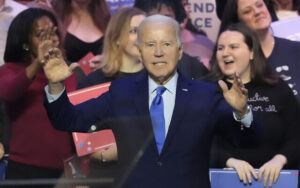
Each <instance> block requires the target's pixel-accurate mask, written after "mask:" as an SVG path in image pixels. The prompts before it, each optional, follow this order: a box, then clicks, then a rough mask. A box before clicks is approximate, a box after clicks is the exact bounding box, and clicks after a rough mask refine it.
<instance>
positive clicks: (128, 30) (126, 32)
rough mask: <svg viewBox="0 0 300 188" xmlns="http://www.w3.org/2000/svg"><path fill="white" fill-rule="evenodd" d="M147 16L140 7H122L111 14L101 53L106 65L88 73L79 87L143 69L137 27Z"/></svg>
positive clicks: (110, 79) (125, 75) (129, 74)
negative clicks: (138, 46)
mask: <svg viewBox="0 0 300 188" xmlns="http://www.w3.org/2000/svg"><path fill="white" fill-rule="evenodd" d="M144 18H145V13H144V12H143V11H141V10H139V9H137V8H124V9H121V10H119V11H118V12H117V13H115V14H114V15H113V16H112V17H111V20H110V22H109V24H108V27H107V30H106V33H105V39H104V49H103V54H102V55H103V59H102V62H103V63H104V64H105V65H104V67H103V68H102V69H98V70H96V71H95V72H92V73H91V74H90V75H88V77H86V78H85V79H84V80H83V81H82V82H81V83H79V85H78V88H84V87H88V86H92V85H96V84H101V83H105V82H109V81H112V80H116V79H121V78H125V77H129V76H133V75H136V74H139V73H140V72H142V71H143V64H142V63H141V62H140V60H139V58H138V48H137V46H136V39H137V28H138V26H139V24H140V23H141V22H142V20H143V19H144Z"/></svg>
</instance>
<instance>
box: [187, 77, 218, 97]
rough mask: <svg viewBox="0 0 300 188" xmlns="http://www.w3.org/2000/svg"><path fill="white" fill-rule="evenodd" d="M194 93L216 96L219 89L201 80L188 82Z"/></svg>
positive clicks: (215, 85)
mask: <svg viewBox="0 0 300 188" xmlns="http://www.w3.org/2000/svg"><path fill="white" fill-rule="evenodd" d="M190 82H191V84H192V87H193V88H194V90H195V92H200V93H207V94H209V93H210V94H217V93H220V91H221V90H220V87H219V85H218V84H217V83H212V82H207V81H203V80H196V79H194V80H190Z"/></svg>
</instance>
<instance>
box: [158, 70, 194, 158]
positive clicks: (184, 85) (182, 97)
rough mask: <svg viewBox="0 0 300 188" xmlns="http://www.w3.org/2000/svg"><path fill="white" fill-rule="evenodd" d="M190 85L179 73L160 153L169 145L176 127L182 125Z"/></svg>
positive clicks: (189, 93)
mask: <svg viewBox="0 0 300 188" xmlns="http://www.w3.org/2000/svg"><path fill="white" fill-rule="evenodd" d="M191 85H192V83H191V82H190V81H189V80H187V79H185V78H184V77H183V76H182V75H181V74H179V76H178V82H177V89H176V98H175V106H174V110H173V115H172V119H171V123H170V127H169V130H168V134H167V137H166V140H165V143H164V146H163V149H162V153H161V154H163V153H164V151H165V150H166V149H167V147H168V146H169V144H170V142H171V140H172V139H173V137H174V135H175V133H176V131H177V130H178V127H179V126H181V125H182V122H181V121H182V120H183V117H184V114H185V113H186V110H187V108H188V105H187V101H189V97H190V95H191V93H192V91H191Z"/></svg>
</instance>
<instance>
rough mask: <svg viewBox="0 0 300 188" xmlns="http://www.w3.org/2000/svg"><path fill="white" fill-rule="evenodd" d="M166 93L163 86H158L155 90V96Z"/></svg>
mask: <svg viewBox="0 0 300 188" xmlns="http://www.w3.org/2000/svg"><path fill="white" fill-rule="evenodd" d="M165 91H166V88H165V87H164V86H159V87H157V88H156V93H157V95H160V96H161V95H162V94H163V93H164V92H165Z"/></svg>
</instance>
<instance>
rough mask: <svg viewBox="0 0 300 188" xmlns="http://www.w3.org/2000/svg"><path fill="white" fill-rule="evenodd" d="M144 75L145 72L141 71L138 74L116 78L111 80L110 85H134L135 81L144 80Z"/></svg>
mask: <svg viewBox="0 0 300 188" xmlns="http://www.w3.org/2000/svg"><path fill="white" fill-rule="evenodd" d="M146 76H147V74H146V72H141V73H140V74H138V75H135V76H129V77H126V78H122V79H117V80H114V81H112V86H117V87H122V86H126V87H128V86H129V85H134V84H135V83H137V82H141V81H143V80H145V78H146Z"/></svg>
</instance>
